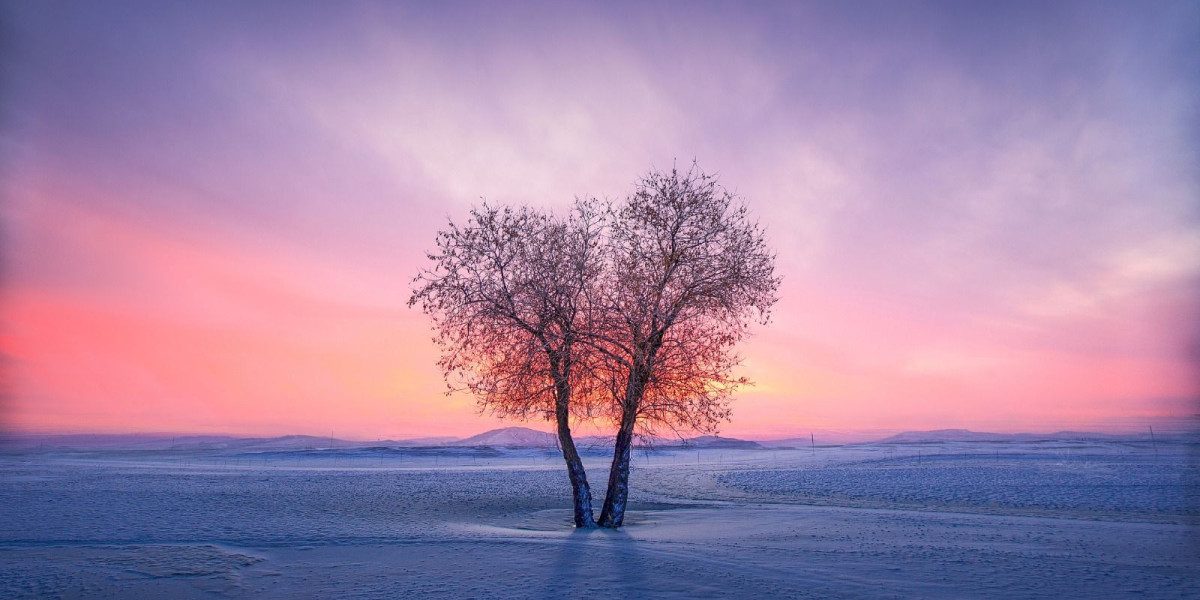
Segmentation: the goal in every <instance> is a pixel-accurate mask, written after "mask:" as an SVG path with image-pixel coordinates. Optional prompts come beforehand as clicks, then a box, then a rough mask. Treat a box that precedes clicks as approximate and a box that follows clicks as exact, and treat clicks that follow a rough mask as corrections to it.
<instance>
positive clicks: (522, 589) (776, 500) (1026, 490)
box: [0, 440, 1200, 598]
mask: <svg viewBox="0 0 1200 600" xmlns="http://www.w3.org/2000/svg"><path fill="white" fill-rule="evenodd" d="M1197 449H1198V446H1197V445H1196V444H1195V443H1188V442H1178V441H1172V442H1165V443H1164V442H1158V443H1155V444H1151V443H1142V442H1119V443H1118V442H1111V441H1104V440H1091V441H1084V440H1080V441H1057V442H1011V441H1009V442H1004V443H994V442H977V441H974V442H945V443H939V444H928V443H918V444H902V443H889V444H865V445H855V446H844V447H825V448H822V447H818V448H805V449H761V448H748V449H747V448H719V447H716V448H714V447H709V448H690V449H681V448H667V449H661V448H660V449H657V450H646V449H642V450H638V451H637V453H636V457H635V462H634V472H633V475H632V480H631V481H632V490H631V496H630V512H629V514H628V516H627V520H626V524H627V526H626V527H625V528H624V529H622V530H620V531H583V530H574V529H572V528H571V527H570V522H571V505H570V487H569V483H568V481H567V477H566V473H565V469H564V468H563V466H562V460H561V458H560V457H558V456H557V455H555V454H554V452H553V449H550V450H545V449H515V448H508V449H505V448H495V447H441V448H398V447H386V446H378V447H363V448H348V449H343V450H336V449H335V450H330V449H295V450H287V449H265V450H262V451H253V452H252V451H247V450H246V448H245V447H239V446H238V445H236V444H234V445H232V446H231V447H228V448H225V449H212V448H210V449H207V450H203V451H200V450H189V449H175V450H146V449H135V450H115V449H111V448H104V449H99V450H91V451H66V450H36V449H26V450H14V449H10V450H7V451H5V452H3V453H0V505H2V506H4V507H5V510H3V511H0V597H4V598H111V597H120V598H167V597H170V598H200V597H205V598H211V597H227V598H251V597H253V598H333V597H337V598H564V597H582V596H584V595H589V594H596V595H597V597H652V598H703V597H721V598H778V597H788V598H918V597H919V598H1126V597H1133V596H1136V597H1139V598H1188V597H1190V598H1195V597H1200V575H1198V573H1200V569H1198V568H1197V567H1198V566H1200V564H1198V563H1200V558H1198V557H1200V553H1198V549H1200V535H1198V534H1200V475H1198V473H1197V466H1196V460H1195V459H1196V457H1197ZM587 466H588V468H589V475H590V478H591V480H592V481H593V482H602V481H603V480H604V477H603V476H604V475H605V474H606V473H605V472H604V469H605V467H606V466H607V457H605V456H603V455H599V454H596V455H589V456H588V459H587Z"/></svg>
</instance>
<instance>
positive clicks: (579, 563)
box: [542, 529, 646, 598]
mask: <svg viewBox="0 0 1200 600" xmlns="http://www.w3.org/2000/svg"><path fill="white" fill-rule="evenodd" d="M637 546H638V541H637V540H635V539H633V538H632V537H630V536H629V534H628V533H625V532H624V531H621V530H616V531H613V530H611V529H576V530H573V531H572V532H571V533H569V534H567V535H566V536H565V537H563V538H562V539H561V541H560V542H559V543H558V545H557V547H556V549H555V552H556V557H555V559H554V566H553V567H552V568H551V570H550V574H549V579H548V580H547V581H546V586H545V588H544V589H545V592H544V593H543V594H542V597H543V598H565V597H572V596H577V595H579V594H581V593H584V592H595V591H609V592H611V591H618V590H619V591H622V592H629V591H638V590H644V589H645V587H646V586H645V583H646V582H645V566H644V565H643V561H642V560H641V557H640V556H639V552H638V548H637Z"/></svg>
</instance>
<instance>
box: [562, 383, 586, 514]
mask: <svg viewBox="0 0 1200 600" xmlns="http://www.w3.org/2000/svg"><path fill="white" fill-rule="evenodd" d="M564 388H565V386H563V387H562V388H560V389H559V390H556V391H557V392H558V393H559V398H558V401H557V402H555V410H554V417H555V420H556V421H557V422H558V445H559V446H561V447H562V455H563V460H565V461H566V462H567V475H568V476H569V477H570V478H571V498H572V499H573V500H574V503H575V526H576V527H585V528H594V527H596V521H595V519H594V518H593V517H592V488H591V487H590V486H589V485H588V481H587V473H586V472H585V471H584V470H583V459H581V458H580V457H579V451H578V450H577V449H576V448H575V440H574V439H573V438H572V437H571V424H570V421H569V417H570V412H569V411H568V410H567V402H566V398H565V397H564V396H565V395H568V394H570V391H569V388H566V389H564Z"/></svg>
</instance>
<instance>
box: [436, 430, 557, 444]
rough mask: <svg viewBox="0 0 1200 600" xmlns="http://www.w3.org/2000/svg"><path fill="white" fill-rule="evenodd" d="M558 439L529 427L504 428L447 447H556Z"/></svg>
mask: <svg viewBox="0 0 1200 600" xmlns="http://www.w3.org/2000/svg"><path fill="white" fill-rule="evenodd" d="M556 441H557V438H556V437H555V436H554V434H552V433H546V432H544V431H537V430H536V429H530V428H528V427H504V428H501V429H493V430H491V431H485V432H483V433H481V434H479V435H473V436H471V437H469V438H466V439H463V440H455V441H453V442H450V443H448V444H445V445H447V446H502V447H506V448H545V447H554V445H555V442H556Z"/></svg>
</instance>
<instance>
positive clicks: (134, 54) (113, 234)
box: [0, 1, 1200, 438]
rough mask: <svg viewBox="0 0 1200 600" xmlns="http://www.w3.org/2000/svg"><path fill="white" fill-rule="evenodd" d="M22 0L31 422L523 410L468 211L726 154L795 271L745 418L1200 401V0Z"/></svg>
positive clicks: (862, 420)
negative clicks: (474, 371)
mask: <svg viewBox="0 0 1200 600" xmlns="http://www.w3.org/2000/svg"><path fill="white" fill-rule="evenodd" d="M433 4H436V5H437V6H432V5H433ZM0 6H2V7H3V10H2V12H0V15H2V21H0V57H2V59H0V60H2V61H3V62H2V63H0V69H2V70H0V84H2V86H0V161H2V162H0V177H2V184H3V188H2V189H3V205H2V207H0V210H2V213H0V218H2V221H0V223H2V227H3V231H2V233H3V244H4V246H3V250H4V271H3V277H4V281H3V283H4V288H3V297H2V304H0V310H2V313H0V316H2V319H3V320H2V327H3V329H2V330H0V335H2V337H0V344H2V346H0V348H2V350H3V353H4V356H3V361H4V362H3V365H4V374H3V385H4V388H5V389H4V398H3V411H2V414H0V417H2V419H3V421H2V423H3V427H4V428H5V429H8V430H19V431H39V432H51V431H72V432H74V431H103V432H131V431H175V432H227V433H235V434H267V435H273V434H284V433H313V434H322V435H324V434H328V433H329V432H334V433H335V434H336V435H338V436H340V437H347V438H355V437H357V438H377V437H404V436H413V435H435V434H438V435H441V434H448V435H469V434H473V433H476V432H478V431H480V430H483V429H486V428H490V427H493V426H496V425H497V423H498V422H497V421H496V420H494V419H491V418H489V417H486V416H480V415H478V414H477V413H476V410H475V408H474V403H473V401H472V399H471V398H469V397H461V396H454V397H445V396H443V395H442V391H443V389H444V386H443V383H442V381H441V378H440V373H439V371H438V370H437V368H436V366H435V364H434V363H435V360H436V350H435V348H434V346H433V344H432V342H431V341H430V332H429V324H428V321H427V319H426V318H425V317H424V316H423V315H422V314H421V313H420V312H419V311H416V310H409V309H408V308H407V307H406V306H405V301H406V299H407V297H408V294H409V281H410V279H411V278H412V276H413V275H415V274H416V272H417V270H418V268H419V267H421V266H422V265H423V263H424V262H425V259H424V252H425V251H426V250H428V249H430V248H432V246H433V242H434V234H435V232H436V231H437V230H438V229H439V228H441V227H442V226H443V225H444V224H445V222H446V219H447V218H448V217H454V218H459V219H461V218H462V217H463V216H464V215H465V214H466V211H467V209H468V207H469V206H470V205H471V204H472V203H476V202H478V201H479V199H480V198H486V199H487V200H488V201H489V202H496V203H532V204H535V205H537V206H543V207H563V206H566V205H567V204H568V203H569V202H570V201H571V199H572V198H573V196H575V195H576V194H592V195H598V196H609V197H621V196H623V195H624V194H626V193H627V192H628V191H630V189H631V188H632V184H633V182H634V180H635V178H636V177H638V176H639V175H640V174H643V173H644V172H646V171H647V170H648V169H649V168H650V167H652V166H654V167H659V168H662V167H670V166H671V164H672V163H673V162H674V161H676V160H678V161H679V162H681V163H686V162H690V161H691V160H692V159H693V158H695V159H698V160H699V161H700V165H701V167H702V168H705V169H707V170H711V171H717V172H719V173H720V175H721V177H722V180H723V182H724V183H725V184H726V185H728V186H729V187H730V188H732V189H735V190H736V191H737V192H738V193H739V194H740V195H741V196H743V197H744V199H745V201H746V203H747V204H748V205H749V207H750V209H751V210H752V211H753V212H754V213H755V214H756V215H758V216H759V217H760V218H761V220H762V222H763V223H764V224H765V225H766V226H767V228H768V236H769V239H770V241H771V243H772V244H773V246H774V247H775V248H777V249H778V253H779V259H778V260H779V264H778V267H779V272H780V273H781V274H782V276H783V277H784V283H783V287H782V290H781V296H782V300H781V301H780V303H779V304H778V305H777V310H776V314H775V319H774V322H773V323H772V324H771V325H770V326H769V327H767V328H760V329H759V330H758V333H757V335H756V336H755V337H754V338H753V339H752V340H750V341H749V342H748V343H747V344H746V345H745V346H744V347H743V350H744V352H743V354H744V355H745V357H746V360H745V364H744V369H743V373H744V374H746V375H747V376H749V377H750V378H751V379H753V380H755V381H757V383H758V385H757V386H756V387H755V388H753V389H750V390H747V391H746V392H744V393H742V394H740V395H739V396H738V398H737V400H736V403H735V405H734V416H733V421H732V422H731V423H730V424H728V425H727V426H726V427H725V428H723V430H722V432H723V433H725V434H728V435H740V436H757V437H782V436H786V435H790V434H797V433H801V432H807V431H809V430H810V429H814V428H815V429H917V428H920V429H926V428H940V427H969V428H972V429H983V430H996V431H1016V430H1033V431H1052V430H1058V429H1065V428H1072V429H1093V430H1095V429H1102V430H1122V429H1144V427H1145V424H1146V423H1150V422H1156V421H1155V419H1162V418H1167V417H1175V416H1186V415H1192V414H1195V413H1197V412H1200V408H1198V404H1200V401H1198V400H1197V399H1198V398H1200V377H1198V375H1197V369H1196V368H1195V365H1196V363H1197V362H1200V335H1198V334H1200V215H1198V212H1200V206H1198V198H1200V119H1198V117H1200V110H1198V108H1200V4H1198V3H1196V2H1178V3H1174V2H1159V1H1155V2H1128V3H1119V2H1103V3H1100V2H1082V3H1063V4H1060V3H1052V2H1051V3H1047V2H1028V3H1026V2H1005V3H994V5H987V4H985V3H974V2H948V3H945V4H936V3H935V4H926V3H905V2H882V3H875V2H818V3H793V2H787V3H781V4H779V5H775V6H772V5H769V4H766V3H754V4H752V5H751V4H746V5H742V4H740V3H720V4H714V5H704V4H701V3H693V2H688V3H680V4H674V5H672V4H656V5H655V6H649V7H647V6H639V4H638V3H634V4H630V5H624V6H621V5H614V4H611V3H604V5H603V6H601V5H600V4H596V5H569V4H564V3H558V2H555V3H548V4H545V5H541V6H526V7H523V8H516V7H509V6H502V5H501V3H480V4H458V3H414V4H412V5H394V4H355V3H319V4H312V5H308V4H304V3H298V2H286V3H280V4H271V3H243V2H231V3H224V2H205V3H164V2H150V3H146V4H130V3H110V2H104V3H99V2H95V3H88V2H74V3H59V2H7V1H6V2H4V3H3V4H2V5H0ZM534 425H535V426H541V427H543V428H544V425H543V424H541V423H535V424H534Z"/></svg>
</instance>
